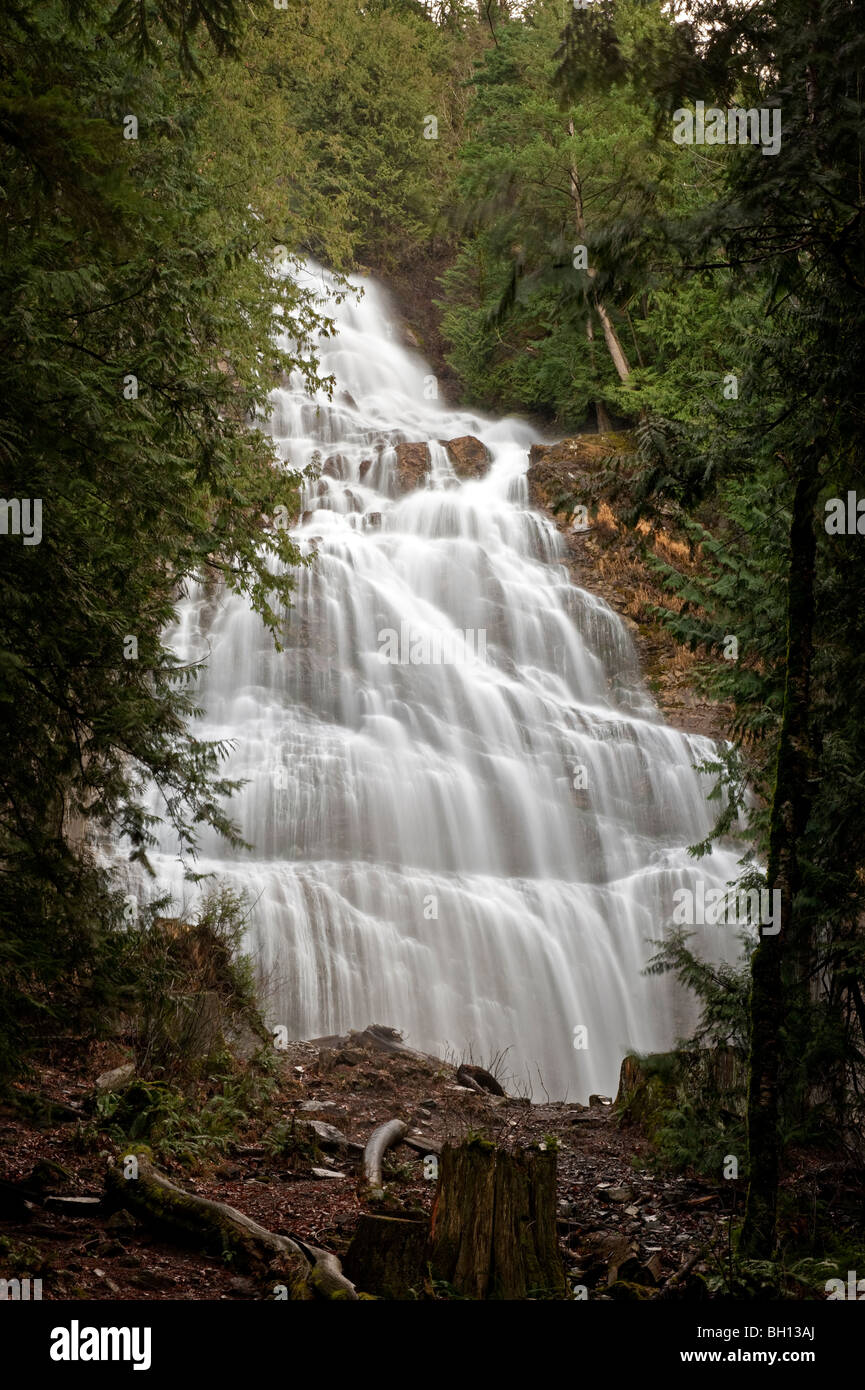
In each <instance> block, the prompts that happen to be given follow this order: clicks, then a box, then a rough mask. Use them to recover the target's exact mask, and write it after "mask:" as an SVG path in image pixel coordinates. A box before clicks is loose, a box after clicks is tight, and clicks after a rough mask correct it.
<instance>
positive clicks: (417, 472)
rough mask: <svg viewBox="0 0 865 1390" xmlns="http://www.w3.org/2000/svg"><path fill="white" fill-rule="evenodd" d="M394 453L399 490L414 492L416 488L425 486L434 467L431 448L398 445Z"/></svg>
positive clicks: (425, 445)
mask: <svg viewBox="0 0 865 1390" xmlns="http://www.w3.org/2000/svg"><path fill="white" fill-rule="evenodd" d="M394 452H395V453H396V476H397V483H398V486H399V490H400V491H401V492H412V491H413V490H414V489H415V488H417V487H421V486H423V485H424V484H425V483H426V480H427V477H428V476H429V471H430V468H431V467H432V459H431V458H430V451H429V446H428V445H427V444H397V445H395V446H394Z"/></svg>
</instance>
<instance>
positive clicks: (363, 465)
mask: <svg viewBox="0 0 865 1390" xmlns="http://www.w3.org/2000/svg"><path fill="white" fill-rule="evenodd" d="M371 468H372V459H361V461H360V468H359V469H358V476H359V478H360V480H361V482H363V480H364V478H365V477H366V475H367V473H368V472H369V470H370V469H371Z"/></svg>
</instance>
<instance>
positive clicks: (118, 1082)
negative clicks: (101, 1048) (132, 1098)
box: [96, 1062, 135, 1091]
mask: <svg viewBox="0 0 865 1390" xmlns="http://www.w3.org/2000/svg"><path fill="white" fill-rule="evenodd" d="M134 1075H135V1065H134V1063H132V1062H124V1064H123V1066H122V1067H112V1069H111V1071H104V1072H103V1073H102V1075H101V1076H97V1078H96V1089H97V1091H121V1090H122V1089H123V1087H124V1086H128V1085H129V1083H130V1081H131V1080H132V1078H133V1076H134Z"/></svg>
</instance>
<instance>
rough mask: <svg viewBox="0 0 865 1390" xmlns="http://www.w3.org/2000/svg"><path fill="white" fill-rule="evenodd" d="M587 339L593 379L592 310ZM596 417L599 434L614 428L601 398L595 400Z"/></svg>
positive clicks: (593, 342) (587, 321)
mask: <svg viewBox="0 0 865 1390" xmlns="http://www.w3.org/2000/svg"><path fill="white" fill-rule="evenodd" d="M586 341H587V342H588V344H589V367H590V370H591V373H592V380H593V381H594V379H595V330H594V327H593V325H592V311H591V309H590V310H589V312H588V314H587V315H586ZM595 419H596V422H597V427H598V434H606V433H607V431H608V430H611V429H612V428H613V426H612V422H611V420H610V417H609V415H608V414H607V407H606V406H605V405H604V402H603V401H601V400H596V401H595Z"/></svg>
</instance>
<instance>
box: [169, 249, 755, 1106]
mask: <svg viewBox="0 0 865 1390" xmlns="http://www.w3.org/2000/svg"><path fill="white" fill-rule="evenodd" d="M305 274H307V275H312V276H315V277H317V279H318V281H319V284H320V286H321V289H322V294H323V295H325V296H326V295H327V294H328V292H329V288H328V281H327V277H326V276H325V275H324V274H323V272H319V271H317V270H316V268H315V267H311V266H310V267H308V268H307V271H306V272H305ZM353 283H354V284H356V285H357V286H362V288H363V296H362V298H361V299H360V300H359V302H357V301H355V299H354V298H351V297H350V298H348V299H346V300H344V301H343V302H342V303H339V304H336V303H334V302H333V301H331V302H330V303H329V306H328V307H329V312H330V313H331V314H332V316H333V317H334V319H335V321H336V325H337V329H338V331H337V333H336V335H335V336H334V337H331V338H325V339H323V340H321V342H320V343H319V347H318V351H319V355H320V361H321V366H322V370H323V372H324V373H326V374H332V375H333V377H334V378H335V381H336V387H335V390H334V393H333V399H332V401H329V400H328V399H327V397H326V395H325V394H324V393H321V394H320V395H319V396H317V397H315V398H312V397H311V396H310V395H308V394H306V393H305V392H304V389H303V386H302V383H301V381H300V378H299V376H298V380H297V381H296V382H295V381H294V380H292V381H291V382H290V383H289V384H288V385H287V386H286V387H285V388H284V389H278V390H275V391H274V392H273V412H272V415H271V417H270V420H269V423H268V428H269V429H270V430H271V432H272V434H273V436H274V439H275V441H276V443H277V446H278V449H279V453H280V455H281V457H282V458H283V459H285V460H286V462H289V463H290V464H291V466H292V467H295V468H299V467H303V466H304V465H306V464H307V463H309V462H310V460H311V459H312V458H313V455H314V454H315V453H316V452H318V454H319V455H320V457H321V459H322V462H323V472H322V474H321V476H320V478H319V479H318V480H316V481H314V482H311V483H310V484H309V485H308V487H307V488H306V494H305V497H304V501H303V507H304V512H303V519H302V522H301V523H300V524H299V525H298V526H297V528H296V531H295V535H296V538H297V540H298V543H299V544H300V545H301V546H302V548H303V549H304V550H314V551H315V556H316V558H315V560H314V563H313V564H312V565H311V566H310V567H308V568H302V569H301V570H300V571H299V573H298V581H297V593H296V602H295V606H294V607H293V608H292V610H291V611H290V612H289V614H288V615H287V619H286V628H285V637H284V650H283V651H282V652H277V651H275V650H274V648H273V645H272V642H271V639H270V637H269V636H268V634H267V632H266V631H265V629H264V627H263V625H262V624H261V622H260V620H259V619H258V617H257V616H256V615H255V614H254V613H253V612H252V611H251V610H250V608H249V606H248V604H247V603H246V602H245V600H243V599H242V598H239V597H237V596H235V595H232V594H229V593H226V592H224V591H222V592H219V593H217V594H216V595H214V593H213V591H212V589H207V590H206V589H205V588H204V587H200V588H198V589H195V590H193V591H191V592H190V593H189V594H188V596H187V597H186V598H184V600H183V601H182V603H181V605H180V609H179V614H178V623H177V625H176V628H175V629H174V630H173V631H172V633H171V634H170V635H169V639H168V640H169V642H170V645H172V646H173V647H174V649H175V651H176V652H177V654H178V655H179V656H180V657H181V658H182V659H184V660H186V661H188V660H193V659H195V658H197V657H199V656H201V655H202V654H203V653H206V652H208V651H209V652H210V656H209V661H208V666H207V670H206V673H205V674H204V675H203V677H202V679H201V682H200V700H199V702H200V704H201V705H202V706H203V707H204V709H205V711H206V714H205V716H204V718H203V720H202V721H200V723H199V724H198V725H197V726H196V732H197V733H198V734H199V735H200V736H201V737H209V738H214V739H230V740H233V743H234V751H233V754H232V756H231V758H230V761H229V763H228V766H227V774H228V775H230V776H232V777H238V778H245V779H247V784H246V786H245V787H244V789H243V791H242V792H240V793H239V794H238V796H237V797H236V798H235V800H234V802H233V803H232V810H233V814H234V817H235V819H236V821H237V822H238V824H239V826H240V830H241V833H242V835H243V836H244V838H245V839H246V840H247V841H249V842H250V844H251V845H252V846H253V848H252V850H251V851H244V850H234V849H231V848H230V847H228V846H226V845H225V844H224V843H223V842H222V841H221V840H220V839H219V838H218V837H217V836H216V835H215V834H213V833H211V832H207V833H206V834H205V835H203V837H202V842H201V853H200V856H199V859H198V862H197V864H196V868H197V870H198V871H200V872H205V873H206V872H212V873H214V874H216V875H217V876H218V878H219V879H220V880H221V881H222V882H227V883H229V884H230V885H231V886H233V887H235V888H237V889H239V890H240V889H243V890H246V891H247V893H248V896H249V898H250V900H251V901H252V902H254V904H255V905H254V909H253V911H252V913H251V917H250V923H249V941H248V945H249V949H250V951H251V952H252V954H253V956H254V958H255V961H256V967H257V969H258V970H259V972H260V974H261V977H262V979H263V980H264V982H265V986H266V999H267V1008H268V1013H269V1017H270V1019H271V1021H272V1023H273V1024H274V1025H276V1024H284V1025H285V1026H286V1027H287V1029H288V1034H289V1036H290V1037H302V1038H303V1037H312V1036H316V1035H321V1034H327V1033H336V1032H343V1031H345V1030H347V1029H349V1028H363V1027H364V1026H365V1025H367V1024H368V1023H371V1022H377V1023H384V1024H391V1025H393V1026H395V1027H397V1028H400V1029H401V1030H402V1031H403V1032H404V1034H405V1036H406V1038H407V1040H408V1041H409V1042H410V1043H411V1044H412V1045H414V1046H416V1047H419V1048H422V1049H425V1050H428V1051H433V1052H439V1053H441V1052H442V1051H443V1050H444V1049H445V1048H447V1047H450V1049H452V1051H453V1052H454V1053H456V1054H458V1055H466V1056H468V1055H469V1054H471V1057H472V1058H473V1060H474V1061H475V1062H480V1063H481V1064H483V1063H485V1062H486V1061H487V1060H488V1059H489V1058H490V1057H491V1056H492V1055H493V1054H495V1053H497V1052H502V1051H504V1050H505V1049H509V1051H508V1052H507V1070H509V1071H512V1072H513V1073H515V1074H516V1075H517V1076H519V1077H521V1078H523V1080H524V1082H525V1081H528V1084H530V1085H531V1087H532V1088H533V1090H534V1092H535V1093H536V1094H543V1091H544V1090H545V1091H546V1092H548V1093H549V1095H550V1096H551V1097H553V1098H558V1099H566V1098H569V1099H572V1100H574V1099H580V1100H585V1099H586V1097H587V1095H588V1094H589V1093H590V1092H592V1091H601V1092H604V1093H606V1094H610V1093H612V1091H613V1090H614V1088H615V1085H616V1080H617V1076H618V1068H619V1065H620V1062H621V1059H622V1057H623V1055H624V1053H625V1052H626V1051H627V1050H629V1049H631V1048H638V1049H659V1048H663V1047H667V1046H669V1045H670V1044H671V1043H672V1042H673V1041H674V1039H675V1036H676V1034H677V1031H679V1030H680V1029H681V1028H683V1027H686V1026H687V1025H688V1024H689V1023H690V1021H691V1016H690V1012H689V1010H690V1005H689V1003H688V1001H687V1000H685V999H684V998H683V997H682V996H681V993H680V991H679V989H678V987H677V986H676V985H675V983H674V982H673V981H672V980H670V979H669V977H663V978H660V979H658V978H646V977H644V976H643V975H642V974H641V970H642V968H643V966H644V965H645V962H646V960H647V959H648V957H649V955H650V954H651V953H652V949H653V948H652V947H651V945H650V944H649V942H650V940H651V939H653V938H659V937H660V936H662V935H663V932H664V929H665V924H668V923H669V921H670V919H671V915H672V910H673V892H674V890H675V889H676V888H678V887H681V886H685V887H688V886H691V887H693V885H694V883H695V880H696V879H697V878H702V879H703V880H704V881H705V882H706V883H707V884H710V885H712V886H723V885H724V883H725V882H726V881H727V880H729V879H731V878H733V877H734V876H735V873H736V858H737V857H736V854H735V853H734V851H733V850H732V849H723V850H716V851H715V852H714V853H713V854H712V855H711V856H710V857H709V858H707V859H704V860H702V861H699V862H695V861H694V860H692V859H690V858H689V856H688V854H687V846H688V845H689V844H691V843H693V842H694V841H695V840H698V839H701V838H702V837H703V836H704V835H705V834H706V833H707V831H708V830H709V828H710V825H711V823H712V819H713V816H712V813H711V809H710V808H709V807H707V805H706V792H707V790H708V784H707V782H706V780H705V779H704V778H702V777H701V776H700V775H698V774H697V773H696V772H695V771H694V766H693V765H694V764H695V763H696V762H697V761H699V760H700V759H703V758H705V757H707V756H709V755H711V754H712V753H713V751H714V745H713V744H711V742H710V741H709V740H707V739H705V738H701V737H697V736H690V735H687V734H684V733H681V732H678V731H676V730H674V729H671V728H669V727H668V726H667V725H666V724H665V723H664V722H663V720H662V719H661V717H660V715H659V713H658V711H657V709H656V708H655V706H654V704H653V702H652V700H651V699H650V698H649V696H648V694H647V692H646V690H645V689H644V687H643V686H642V683H641V681H640V675H639V669H638V665H637V662H636V658H635V653H634V649H633V645H632V642H631V639H630V637H629V634H628V633H627V630H626V628H625V627H624V625H623V624H622V622H621V621H620V619H619V618H618V616H617V615H616V614H615V613H614V612H613V610H612V609H611V608H610V607H609V606H608V605H607V604H606V603H605V602H604V601H602V600H601V599H600V598H596V597H594V596H592V595H591V594H589V593H587V592H585V591H584V590H582V589H580V588H577V587H575V586H574V585H573V584H572V583H571V581H570V579H569V577H568V574H567V572H566V570H565V567H564V564H563V553H564V552H563V544H562V540H561V537H560V536H559V533H558V532H557V530H556V528H555V527H554V526H553V525H552V524H551V523H550V522H549V521H548V520H546V519H545V518H544V517H543V516H541V515H540V514H539V513H537V512H535V511H532V510H531V509H530V508H529V505H528V492H527V484H526V471H527V466H528V448H529V445H530V444H531V443H532V441H533V440H534V439H535V438H536V437H537V435H536V433H535V432H533V430H532V429H531V428H530V427H529V426H528V425H527V424H526V423H525V422H523V421H519V420H514V419H505V420H491V419H487V418H484V417H482V416H480V415H476V414H472V413H469V412H466V411H462V410H451V409H449V408H448V407H447V406H445V405H443V404H440V403H439V402H438V401H437V400H436V399H430V398H429V397H430V396H432V395H433V394H434V388H435V383H434V378H433V376H432V374H431V369H430V368H429V367H428V366H427V365H426V364H425V363H424V362H423V361H421V360H420V359H419V357H418V356H417V355H416V354H414V353H412V352H410V351H409V350H408V349H407V348H405V347H404V346H403V345H402V344H401V343H400V341H398V339H397V337H396V336H395V334H394V330H393V327H392V322H391V315H390V312H389V308H388V303H387V299H386V296H385V295H384V294H383V292H382V291H381V290H380V289H379V288H378V287H377V286H376V285H375V284H374V283H372V282H371V281H369V280H367V279H360V278H355V280H354V281H353ZM466 435H474V436H477V437H478V438H479V439H481V440H482V441H483V443H484V444H485V445H486V447H487V449H488V450H489V452H490V454H491V456H492V464H491V466H490V468H489V471H488V472H487V473H486V475H485V476H483V477H480V478H470V479H466V480H463V479H461V478H459V477H458V476H457V474H456V472H455V471H454V467H453V466H452V463H451V461H450V458H449V455H448V453H447V451H446V450H445V449H444V448H443V447H442V445H441V443H440V442H439V441H444V440H451V439H455V438H457V437H461V436H466ZM405 441H407V442H421V441H424V442H427V443H428V444H429V449H430V458H431V467H430V471H429V474H428V476H427V478H426V481H425V485H424V484H422V485H421V486H420V487H418V488H416V489H415V490H413V491H409V492H407V493H402V492H400V489H399V487H398V482H397V468H396V463H397V457H396V453H395V447H394V446H395V445H396V444H398V443H400V442H405ZM412 654H414V656H415V657H416V658H418V659H416V660H412ZM151 862H152V863H153V865H154V867H155V869H156V873H157V876H158V882H159V883H160V886H161V887H162V886H168V887H169V888H171V889H172V890H173V891H174V893H175V895H176V897H177V898H178V899H179V900H180V899H185V902H186V904H187V905H188V904H189V903H190V901H191V890H190V888H189V885H188V884H184V880H183V871H182V868H181V866H180V865H179V863H178V861H177V855H176V846H175V845H174V844H173V842H172V840H171V838H170V836H169V834H168V832H167V830H166V833H165V837H164V839H163V840H162V842H161V843H160V846H159V850H158V852H157V853H156V854H154V855H152V856H151ZM733 935H734V933H733V932H731V929H730V928H729V927H723V926H720V927H701V928H700V929H699V938H700V940H699V946H700V949H701V950H702V951H703V953H704V954H706V955H710V956H713V957H719V956H721V955H730V954H732V948H731V944H730V939H731V937H732V936H733Z"/></svg>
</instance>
